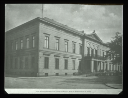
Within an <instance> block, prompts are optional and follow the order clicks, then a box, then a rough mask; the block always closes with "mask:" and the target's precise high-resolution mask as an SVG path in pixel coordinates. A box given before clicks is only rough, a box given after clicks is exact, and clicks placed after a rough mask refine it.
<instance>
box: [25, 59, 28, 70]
mask: <svg viewBox="0 0 128 98" xmlns="http://www.w3.org/2000/svg"><path fill="white" fill-rule="evenodd" d="M25 68H28V57H26V58H25Z"/></svg>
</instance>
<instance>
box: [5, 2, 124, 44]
mask: <svg viewBox="0 0 128 98" xmlns="http://www.w3.org/2000/svg"><path fill="white" fill-rule="evenodd" d="M41 9H42V5H41V4H7V5H6V6H5V31H7V30H9V29H12V28H14V27H16V26H18V25H20V24H22V23H25V22H27V21H29V20H31V19H34V18H36V17H41V16H42V11H41ZM122 14H123V6H122V5H111V6H110V5H109V6H108V5H78V4H44V8H43V16H44V17H48V18H50V19H54V20H55V21H58V22H60V23H63V24H65V25H68V26H69V27H72V28H74V29H77V30H79V31H82V30H84V32H85V33H86V34H90V33H92V32H93V31H94V30H95V33H97V35H98V36H99V37H100V38H101V40H102V41H103V42H109V41H110V39H111V37H113V36H114V35H115V33H116V32H121V33H123V16H122Z"/></svg>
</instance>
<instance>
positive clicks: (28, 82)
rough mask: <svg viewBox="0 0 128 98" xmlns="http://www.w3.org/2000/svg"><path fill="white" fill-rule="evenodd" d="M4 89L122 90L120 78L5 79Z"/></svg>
mask: <svg viewBox="0 0 128 98" xmlns="http://www.w3.org/2000/svg"><path fill="white" fill-rule="evenodd" d="M4 86H5V88H24V89H27V88H28V89H30V88H31V89H32V88H33V89H35V88H37V89H112V88H122V77H121V76H89V77H86V76H84V75H81V76H48V77H5V85H4Z"/></svg>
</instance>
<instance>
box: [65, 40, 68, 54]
mask: <svg viewBox="0 0 128 98" xmlns="http://www.w3.org/2000/svg"><path fill="white" fill-rule="evenodd" d="M65 52H68V41H67V40H65Z"/></svg>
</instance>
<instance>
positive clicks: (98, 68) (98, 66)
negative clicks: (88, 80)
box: [97, 61, 100, 71]
mask: <svg viewBox="0 0 128 98" xmlns="http://www.w3.org/2000/svg"><path fill="white" fill-rule="evenodd" d="M99 70H100V64H99V62H98V61H97V71H99Z"/></svg>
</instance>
